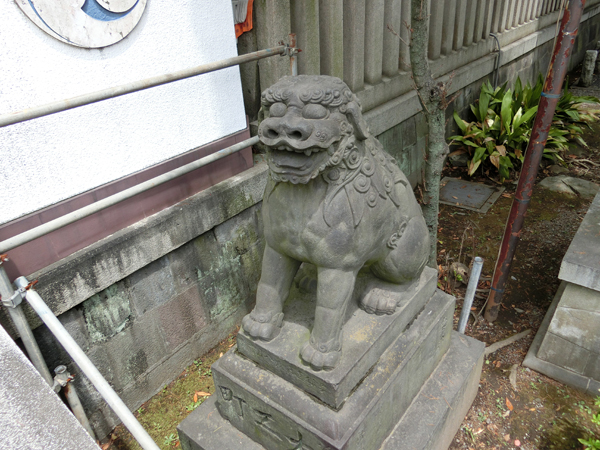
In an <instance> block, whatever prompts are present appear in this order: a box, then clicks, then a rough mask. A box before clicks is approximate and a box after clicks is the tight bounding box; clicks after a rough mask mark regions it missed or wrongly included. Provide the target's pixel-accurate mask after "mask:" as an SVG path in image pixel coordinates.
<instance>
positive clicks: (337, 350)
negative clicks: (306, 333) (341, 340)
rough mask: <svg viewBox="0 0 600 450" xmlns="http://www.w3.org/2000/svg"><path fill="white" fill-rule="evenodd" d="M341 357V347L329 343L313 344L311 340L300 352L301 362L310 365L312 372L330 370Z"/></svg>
mask: <svg viewBox="0 0 600 450" xmlns="http://www.w3.org/2000/svg"><path fill="white" fill-rule="evenodd" d="M341 356H342V350H341V345H340V344H333V343H332V342H331V341H330V342H327V343H326V344H315V343H313V342H312V339H311V340H309V341H308V342H307V343H306V344H305V345H304V347H302V350H300V357H301V358H302V361H304V363H305V364H308V365H310V367H311V368H312V369H313V370H322V369H323V370H331V369H333V368H334V367H335V366H336V364H337V363H338V361H339V360H340V357H341Z"/></svg>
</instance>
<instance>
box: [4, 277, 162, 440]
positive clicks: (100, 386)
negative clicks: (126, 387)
mask: <svg viewBox="0 0 600 450" xmlns="http://www.w3.org/2000/svg"><path fill="white" fill-rule="evenodd" d="M27 284H28V281H27V278H25V277H19V278H17V279H16V280H15V285H16V286H17V287H23V286H26V285H27ZM26 299H27V302H28V303H29V305H31V307H32V308H33V309H34V310H35V312H37V313H38V315H39V316H40V319H42V321H43V322H44V323H45V324H46V326H47V327H48V328H49V329H50V331H51V332H52V334H53V335H54V337H55V338H56V339H57V340H58V342H60V343H61V345H62V346H63V347H64V349H65V350H66V351H67V353H68V354H69V355H71V358H73V361H75V364H77V365H78V366H79V368H80V369H81V371H82V372H83V373H85V375H86V376H87V377H88V379H89V380H90V381H91V382H92V384H93V385H94V387H95V388H96V389H97V390H98V392H99V393H100V395H102V397H103V398H104V400H106V403H108V406H110V407H111V409H112V410H113V411H114V412H115V413H116V414H117V416H119V419H121V421H122V422H123V425H125V427H127V429H128V430H129V431H130V432H131V434H132V435H133V437H134V438H135V440H136V441H138V442H139V444H140V446H141V447H142V448H143V449H144V450H160V449H159V447H158V445H156V443H155V442H154V441H153V440H152V438H151V437H150V435H149V434H148V432H147V431H146V430H144V428H143V427H142V425H140V423H139V422H138V421H137V419H136V418H135V416H134V415H133V414H132V413H131V411H129V408H128V407H127V405H126V404H125V403H124V402H123V400H121V398H119V396H118V395H117V393H116V392H115V391H114V390H113V388H112V387H111V386H110V384H108V382H107V381H106V380H105V379H104V377H103V376H102V374H101V373H100V371H99V370H98V369H97V368H96V366H94V364H93V363H92V361H90V359H89V358H88V357H87V355H86V354H85V353H84V352H83V350H81V348H80V347H79V345H77V342H75V340H74V339H73V338H72V337H71V335H70V334H69V333H68V331H67V330H66V329H65V327H64V326H63V324H62V323H60V321H59V320H58V319H57V318H56V316H55V315H54V313H53V312H52V311H51V310H50V308H48V305H46V303H45V302H44V300H42V297H40V296H39V294H38V293H37V292H36V291H35V290H34V289H29V290H28V291H27V296H26Z"/></svg>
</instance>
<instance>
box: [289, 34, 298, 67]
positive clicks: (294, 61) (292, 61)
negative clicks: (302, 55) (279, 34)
mask: <svg viewBox="0 0 600 450" xmlns="http://www.w3.org/2000/svg"><path fill="white" fill-rule="evenodd" d="M289 37H290V48H291V50H290V70H291V72H292V76H294V77H295V76H297V75H298V57H297V56H296V55H297V50H296V33H290V35H289Z"/></svg>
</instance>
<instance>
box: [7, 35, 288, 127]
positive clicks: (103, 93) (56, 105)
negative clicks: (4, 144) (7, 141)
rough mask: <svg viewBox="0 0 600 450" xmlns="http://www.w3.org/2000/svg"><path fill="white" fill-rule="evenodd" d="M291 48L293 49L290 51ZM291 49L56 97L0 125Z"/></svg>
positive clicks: (241, 57) (64, 109)
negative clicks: (52, 100) (60, 98)
mask: <svg viewBox="0 0 600 450" xmlns="http://www.w3.org/2000/svg"><path fill="white" fill-rule="evenodd" d="M292 52H293V51H292ZM288 53H290V47H288V46H285V45H281V46H279V47H273V48H268V49H265V50H259V51H257V52H253V53H248V54H246V55H241V56H234V57H233V58H228V59H223V60H221V61H215V62H212V63H208V64H202V65H200V66H196V67H192V68H189V69H183V70H179V71H176V72H172V73H169V74H166V75H157V76H155V77H150V78H146V79H145V80H138V81H134V82H131V83H127V84H123V85H121V86H115V87H112V88H107V89H102V90H100V91H96V92H91V93H89V94H84V95H80V96H77V97H73V98H71V99H67V100H59V101H56V102H52V103H48V104H46V105H42V106H37V107H34V108H29V109H25V110H23V111H19V112H14V113H9V114H3V115H1V116H0V128H2V127H5V126H7V125H13V124H15V123H19V122H25V121H27V120H31V119H36V118H38V117H43V116H48V115H50V114H54V113H57V112H61V111H66V110H68V109H73V108H77V107H78V106H83V105H89V104H90V103H96V102H100V101H102V100H107V99H109V98H114V97H120V96H121V95H125V94H131V93H132V92H137V91H142V90H144V89H148V88H151V87H155V86H160V85H162V84H167V83H172V82H173V81H178V80H183V79H185V78H190V77H195V76H196V75H202V74H204V73H209V72H214V71H215V70H221V69H225V68H227V67H231V66H237V65H238V64H242V63H246V62H250V61H256V60H259V59H263V58H268V57H270V56H275V55H284V54H288Z"/></svg>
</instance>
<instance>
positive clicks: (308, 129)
mask: <svg viewBox="0 0 600 450" xmlns="http://www.w3.org/2000/svg"><path fill="white" fill-rule="evenodd" d="M281 129H282V131H283V132H284V133H285V134H286V135H287V137H288V138H289V139H290V140H293V141H305V140H307V139H308V138H309V137H310V135H311V134H312V131H313V127H312V125H311V124H309V123H308V122H306V121H303V120H298V121H289V122H284V123H282V124H281Z"/></svg>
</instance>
